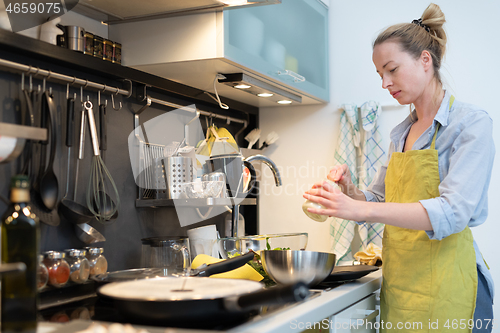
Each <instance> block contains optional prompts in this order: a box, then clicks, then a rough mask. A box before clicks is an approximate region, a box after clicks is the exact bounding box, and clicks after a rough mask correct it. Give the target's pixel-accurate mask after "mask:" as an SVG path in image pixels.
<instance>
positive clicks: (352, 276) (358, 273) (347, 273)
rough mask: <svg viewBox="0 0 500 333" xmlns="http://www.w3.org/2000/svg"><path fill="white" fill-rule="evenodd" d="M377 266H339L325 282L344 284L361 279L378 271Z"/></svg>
mask: <svg viewBox="0 0 500 333" xmlns="http://www.w3.org/2000/svg"><path fill="white" fill-rule="evenodd" d="M378 269H379V268H378V267H377V266H371V265H346V266H337V267H335V268H334V269H333V270H332V273H331V274H330V275H329V276H327V277H326V279H324V280H323V282H342V281H350V280H356V279H359V278H361V277H363V276H365V275H367V274H369V273H371V272H375V271H377V270H378Z"/></svg>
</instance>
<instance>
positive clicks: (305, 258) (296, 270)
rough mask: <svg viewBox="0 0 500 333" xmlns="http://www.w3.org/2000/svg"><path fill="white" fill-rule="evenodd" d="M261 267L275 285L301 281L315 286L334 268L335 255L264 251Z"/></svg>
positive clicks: (261, 253)
mask: <svg viewBox="0 0 500 333" xmlns="http://www.w3.org/2000/svg"><path fill="white" fill-rule="evenodd" d="M260 257H261V259H262V267H263V268H264V270H265V271H266V273H267V274H268V275H269V277H270V278H271V279H273V280H274V281H275V282H276V283H279V284H290V283H296V282H299V281H302V282H304V283H306V284H307V285H309V286H315V285H317V284H318V283H320V282H322V281H323V280H325V279H326V278H327V277H328V276H329V275H330V273H331V272H332V270H333V267H334V266H335V254H333V253H327V252H314V251H296V250H264V251H261V252H260Z"/></svg>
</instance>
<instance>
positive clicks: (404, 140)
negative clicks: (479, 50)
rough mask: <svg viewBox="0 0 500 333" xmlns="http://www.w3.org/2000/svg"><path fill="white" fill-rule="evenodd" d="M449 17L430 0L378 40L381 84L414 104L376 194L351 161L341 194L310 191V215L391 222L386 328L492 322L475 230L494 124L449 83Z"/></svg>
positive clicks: (340, 175) (340, 172)
mask: <svg viewBox="0 0 500 333" xmlns="http://www.w3.org/2000/svg"><path fill="white" fill-rule="evenodd" d="M444 22H445V17H444V14H443V13H442V12H441V10H440V8H439V7H438V6H437V5H435V4H431V5H430V6H429V7H428V8H427V9H426V10H425V11H424V13H423V15H422V18H421V19H419V20H414V21H413V22H412V23H407V24H398V25H394V26H391V27H389V28H387V29H386V30H385V31H384V32H382V33H381V34H380V35H379V36H378V38H377V39H376V40H375V42H374V44H373V57H372V58H373V62H374V64H375V67H376V70H377V73H378V74H379V75H380V77H381V79H382V87H383V88H384V89H387V90H388V91H389V92H390V93H391V95H392V96H393V97H394V98H395V99H396V100H397V101H398V102H399V103H400V104H413V107H414V110H413V111H412V112H411V114H410V115H409V116H408V118H407V119H405V120H404V121H403V122H402V123H401V124H399V125H398V126H396V127H395V128H394V129H393V130H392V132H391V144H390V148H389V158H388V161H387V162H386V164H385V165H384V166H383V167H382V168H381V169H380V170H379V172H378V174H377V176H376V178H375V179H374V181H373V183H372V184H371V185H370V187H369V188H368V190H367V191H360V190H359V189H357V188H356V187H355V186H354V185H353V183H352V181H351V176H350V172H349V170H348V168H347V166H346V165H342V166H337V167H334V168H333V169H332V170H331V171H330V173H329V175H328V179H330V180H332V181H334V182H336V183H337V184H338V185H339V186H340V189H341V190H338V189H336V188H334V186H331V185H330V184H328V183H327V182H322V183H318V184H315V185H314V186H313V187H312V189H311V190H309V191H307V192H306V193H305V194H304V198H306V199H309V200H311V201H314V202H317V203H320V204H322V205H323V206H324V207H325V209H313V208H309V211H310V212H311V213H316V214H323V215H329V216H335V217H338V218H342V219H347V220H354V221H369V222H381V223H385V231H384V238H383V255H382V257H383V269H382V272H383V283H382V290H381V317H380V319H381V322H380V324H381V328H382V331H384V329H387V330H398V329H397V327H400V328H403V327H404V328H405V329H404V331H415V332H417V331H418V332H425V331H433V332H442V331H453V332H456V331H459V332H470V331H472V332H479V331H480V329H481V331H486V332H489V331H491V327H492V322H491V319H492V318H493V312H492V303H493V302H492V296H493V282H492V278H491V275H490V273H489V271H488V267H487V265H486V263H485V261H484V260H483V258H482V256H481V253H480V252H479V248H478V247H477V244H476V243H475V242H474V240H473V237H472V233H471V231H470V228H469V227H474V226H477V225H480V224H482V223H483V222H484V221H485V220H486V216H487V191H488V186H489V182H490V175H491V169H492V165H493V158H494V154H495V148H494V143H493V139H492V120H491V118H490V117H489V116H488V114H487V113H486V112H485V111H483V110H481V109H479V108H478V107H475V106H473V105H469V104H465V103H462V102H459V101H457V100H455V98H454V97H453V96H452V95H451V94H450V93H449V92H448V91H445V90H444V89H443V86H442V82H441V78H440V75H439V69H440V66H441V60H442V59H443V56H444V53H445V49H446V34H445V32H444V30H443V24H444ZM398 323H399V326H398ZM419 323H420V325H419ZM412 324H413V325H412ZM384 325H385V326H384ZM402 325H403V326H402ZM486 326H487V327H486ZM408 327H413V329H408Z"/></svg>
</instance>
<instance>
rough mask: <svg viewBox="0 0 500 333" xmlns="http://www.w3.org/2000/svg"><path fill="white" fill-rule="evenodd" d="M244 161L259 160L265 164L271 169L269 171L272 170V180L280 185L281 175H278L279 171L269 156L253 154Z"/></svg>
mask: <svg viewBox="0 0 500 333" xmlns="http://www.w3.org/2000/svg"><path fill="white" fill-rule="evenodd" d="M245 161H248V162H252V161H261V162H262V163H264V164H265V165H267V166H268V167H269V169H271V171H272V172H273V176H274V182H275V183H276V186H281V175H280V172H279V170H278V167H277V166H276V164H274V162H273V161H271V159H269V157H266V156H264V155H260V154H258V155H253V156H250V157H247V158H246V159H245Z"/></svg>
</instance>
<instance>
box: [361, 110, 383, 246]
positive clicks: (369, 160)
mask: <svg viewBox="0 0 500 333" xmlns="http://www.w3.org/2000/svg"><path fill="white" fill-rule="evenodd" d="M381 111H382V108H381V106H380V104H378V103H376V102H374V101H369V102H366V103H364V104H363V105H361V107H360V112H361V122H362V126H363V130H364V134H365V137H364V139H365V140H364V145H363V155H362V156H361V165H362V167H361V168H358V172H359V175H358V176H359V183H358V187H359V188H360V189H361V190H366V189H367V188H368V185H370V183H371V182H372V180H373V178H374V177H375V174H376V173H377V170H378V169H379V168H380V167H381V166H382V165H383V164H384V161H385V152H384V149H383V148H382V145H381V143H382V137H381V135H380V131H379V130H378V124H377V119H378V117H379V115H380V112H381ZM358 230H359V237H360V238H361V246H362V249H366V248H367V247H368V245H369V244H372V243H373V244H375V245H377V246H378V247H380V248H382V236H383V233H384V224H382V223H363V224H361V225H360V226H359V229H358Z"/></svg>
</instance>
